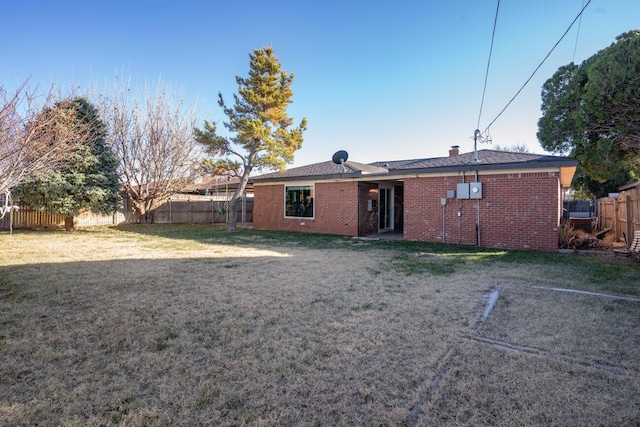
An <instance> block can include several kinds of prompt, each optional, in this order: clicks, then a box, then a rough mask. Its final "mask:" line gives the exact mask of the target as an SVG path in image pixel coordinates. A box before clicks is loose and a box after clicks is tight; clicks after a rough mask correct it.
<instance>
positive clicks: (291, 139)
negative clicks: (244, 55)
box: [194, 47, 307, 231]
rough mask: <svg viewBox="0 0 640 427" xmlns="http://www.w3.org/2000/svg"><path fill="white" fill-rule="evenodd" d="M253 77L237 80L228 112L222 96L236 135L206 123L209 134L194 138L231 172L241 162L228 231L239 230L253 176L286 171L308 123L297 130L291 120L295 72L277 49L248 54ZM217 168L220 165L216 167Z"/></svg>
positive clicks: (197, 134)
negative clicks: (241, 206)
mask: <svg viewBox="0 0 640 427" xmlns="http://www.w3.org/2000/svg"><path fill="white" fill-rule="evenodd" d="M249 58H250V63H249V76H248V77H247V78H242V77H236V82H237V84H238V95H235V94H234V96H233V98H234V101H235V102H234V105H233V107H227V105H226V104H225V102H224V100H223V98H222V94H219V95H218V96H219V99H218V104H219V105H220V106H221V107H222V108H223V111H224V113H225V115H226V116H227V117H228V119H229V121H227V122H225V123H224V126H225V127H226V128H227V129H228V130H229V131H230V132H232V133H233V134H235V135H234V136H231V137H224V136H221V135H220V134H219V133H218V130H217V128H216V125H215V123H210V122H208V121H205V123H204V129H202V130H201V129H195V132H194V135H195V138H196V140H197V141H198V142H200V143H201V144H203V145H204V146H205V147H207V149H208V150H209V153H211V154H212V155H214V156H220V157H222V161H223V163H224V162H226V163H227V165H228V167H229V169H237V162H234V161H232V160H231V159H230V158H229V157H230V156H232V157H234V158H237V159H238V160H239V161H240V163H241V168H242V175H241V176H240V183H239V184H238V188H237V189H236V191H235V193H234V194H233V196H232V197H231V203H230V204H231V214H230V216H229V224H228V226H227V228H228V229H229V230H230V231H233V230H235V228H236V220H237V212H238V200H239V198H240V197H241V196H242V194H243V193H244V191H245V189H246V186H247V182H248V181H249V175H250V174H251V172H252V171H253V169H254V168H257V169H262V168H274V169H280V170H283V169H284V168H285V166H286V164H287V163H291V162H292V161H293V154H294V152H295V151H296V150H298V149H300V147H302V134H303V132H304V131H305V130H306V128H307V120H306V119H302V121H301V122H300V125H299V126H298V127H295V128H291V126H293V119H292V118H290V117H289V116H288V115H287V107H288V106H289V104H291V103H292V102H293V100H292V97H293V90H292V89H291V83H292V82H293V78H294V75H293V73H291V74H287V72H286V71H283V70H282V65H281V64H280V62H279V61H278V58H276V56H275V55H274V53H273V48H272V47H267V48H263V49H254V51H253V54H249ZM216 164H217V165H218V166H220V165H221V162H216Z"/></svg>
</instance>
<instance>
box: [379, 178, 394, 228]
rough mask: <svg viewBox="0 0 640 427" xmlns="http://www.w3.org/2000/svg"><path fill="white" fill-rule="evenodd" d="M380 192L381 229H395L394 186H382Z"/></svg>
mask: <svg viewBox="0 0 640 427" xmlns="http://www.w3.org/2000/svg"><path fill="white" fill-rule="evenodd" d="M378 194H379V203H378V208H379V211H378V218H379V219H380V223H379V231H389V230H393V187H389V188H385V187H380V191H379V193H378Z"/></svg>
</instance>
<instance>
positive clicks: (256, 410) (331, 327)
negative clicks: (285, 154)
mask: <svg viewBox="0 0 640 427" xmlns="http://www.w3.org/2000/svg"><path fill="white" fill-rule="evenodd" d="M558 288H560V289H558ZM563 290H576V291H581V292H580V293H575V292H565V291H563ZM0 360H2V363H1V364H0V425H29V426H30V425H65V426H75V425H77V426H98V425H126V426H130V425H132V426H143V425H146V426H153V425H158V426H174V425H189V426H191V425H220V426H241V425H250V426H271V425H283V426H284V425H303V426H313V425H318V426H340V425H350V426H353V425H376V426H378V425H381V426H385V425H389V426H396V425H407V426H437V425H447V426H448V425H509V426H519V425H521V426H525V425H526V426H529V425H540V426H553V425H557V426H572V425H573V426H591V425H593V426H596V425H597V426H600V425H610V426H638V425H640V264H638V263H633V262H629V261H628V260H625V259H602V258H595V257H584V256H576V255H560V254H544V253H535V252H531V253H528V252H517V251H501V250H487V249H484V250H480V249H478V248H475V247H467V246H455V245H441V244H424V243H416V242H382V241H363V240H357V239H349V238H342V237H336V236H324V235H304V234H303V235H297V234H291V233H277V232H261V231H254V230H239V231H237V232H235V233H227V232H225V231H221V230H217V229H213V228H210V227H206V226H170V227H168V226H125V227H117V228H99V229H91V230H84V231H76V232H70V233H65V232H22V231H18V232H14V234H13V236H9V235H8V234H0Z"/></svg>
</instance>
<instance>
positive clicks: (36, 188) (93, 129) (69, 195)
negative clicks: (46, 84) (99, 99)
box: [13, 98, 120, 230]
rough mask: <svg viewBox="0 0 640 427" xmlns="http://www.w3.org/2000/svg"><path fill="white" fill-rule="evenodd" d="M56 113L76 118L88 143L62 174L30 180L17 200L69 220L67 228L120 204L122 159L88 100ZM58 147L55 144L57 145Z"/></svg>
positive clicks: (77, 149)
mask: <svg viewBox="0 0 640 427" xmlns="http://www.w3.org/2000/svg"><path fill="white" fill-rule="evenodd" d="M53 108H54V109H67V110H70V111H71V112H73V113H74V114H75V117H76V118H75V120H76V121H77V122H78V124H79V125H81V127H86V128H88V131H87V133H86V136H85V139H84V140H83V141H82V143H80V144H78V145H77V146H75V147H74V149H73V150H72V151H71V152H70V153H69V154H68V157H67V159H66V160H65V166H64V167H63V168H60V169H58V170H52V171H48V172H42V173H39V174H36V175H34V176H32V177H29V179H27V180H26V181H25V182H24V183H22V184H21V185H19V186H18V187H16V189H15V190H14V191H13V194H14V199H15V200H17V201H19V202H21V203H24V204H27V205H29V206H31V207H33V208H35V209H39V210H50V211H52V212H54V213H57V214H59V215H63V216H65V228H66V229H67V230H70V229H72V228H73V217H74V216H75V215H77V214H79V213H80V212H82V211H86V210H91V211H94V212H99V213H112V212H115V211H116V210H117V209H118V206H119V204H120V195H119V189H120V184H119V178H118V173H117V167H118V158H117V157H116V156H115V154H114V153H113V151H111V149H110V148H109V146H108V145H107V144H106V141H105V135H106V129H105V126H104V123H103V122H102V120H101V119H100V117H99V116H98V112H97V110H96V108H95V107H94V106H93V104H91V102H89V101H88V100H87V99H85V98H75V99H74V100H72V101H66V102H63V103H58V104H56V105H55V106H54V107H53ZM54 143H55V142H54Z"/></svg>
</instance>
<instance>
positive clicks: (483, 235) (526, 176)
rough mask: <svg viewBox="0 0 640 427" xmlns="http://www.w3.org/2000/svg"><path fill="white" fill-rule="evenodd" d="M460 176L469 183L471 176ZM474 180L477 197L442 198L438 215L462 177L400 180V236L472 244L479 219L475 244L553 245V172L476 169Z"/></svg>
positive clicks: (556, 210) (556, 185)
mask: <svg viewBox="0 0 640 427" xmlns="http://www.w3.org/2000/svg"><path fill="white" fill-rule="evenodd" d="M465 181H466V182H474V181H475V176H467V177H466V180H465ZM478 181H479V182H482V196H483V197H482V198H481V199H448V200H447V205H446V206H445V207H444V215H443V207H442V204H441V199H442V198H444V197H446V195H447V190H455V189H456V185H457V183H459V182H463V180H462V176H460V177H457V176H456V177H453V176H448V177H429V178H411V179H406V180H405V182H404V215H405V217H404V238H405V239H407V240H421V241H428V242H437V241H440V242H446V243H460V244H473V245H477V244H478V230H477V228H476V226H477V224H479V225H480V233H479V234H480V245H481V246H485V247H493V248H504V249H535V250H542V251H553V250H557V249H558V224H559V218H560V211H559V207H560V199H559V197H560V188H559V185H560V184H559V180H558V173H553V172H552V173H549V172H539V173H510V174H496V175H489V174H487V175H483V174H480V175H479V176H478ZM458 212H460V216H458ZM478 218H479V221H478ZM443 231H444V237H443Z"/></svg>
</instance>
